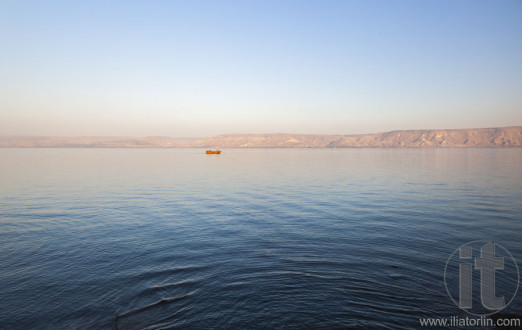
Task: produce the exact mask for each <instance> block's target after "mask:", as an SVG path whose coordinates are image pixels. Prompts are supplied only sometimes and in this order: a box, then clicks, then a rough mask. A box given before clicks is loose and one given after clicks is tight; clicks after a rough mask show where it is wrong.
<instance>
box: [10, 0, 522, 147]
mask: <svg viewBox="0 0 522 330" xmlns="http://www.w3.org/2000/svg"><path fill="white" fill-rule="evenodd" d="M515 125H522V1H520V0H513V1H509V0H491V1H480V0H459V1H454V0H451V1H450V0H436V1H430V0H422V1H417V0H413V1H406V0H385V1H376V0H360V1H359V0H343V1H331V0H315V1H307V0H297V1H292V0H278V1H270V0H262V1H261V0H259V1H256V0H242V1H226V0H213V1H200V0H187V1H182V0H177V1H176V0H172V1H171V0H169V1H157V0H150V1H130V0H125V1H116V0H115V1H107V0H100V1H95V0H76V1H69V0H63V1H54V0H45V1H42V0H37V1H30V0H27V1H17V0H0V135H53V136H80V135H89V136H95V135H102V136H176V137H208V136H214V135H217V134H225V133H305V134H359V133H373V132H382V131H390V130H398V129H435V128H478V127H497V126H515Z"/></svg>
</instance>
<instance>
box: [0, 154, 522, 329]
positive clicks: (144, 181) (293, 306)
mask: <svg viewBox="0 0 522 330" xmlns="http://www.w3.org/2000/svg"><path fill="white" fill-rule="evenodd" d="M0 160H1V161H0V183H1V185H0V283H1V285H0V298H1V299H0V328H8V329H9V328H16V329H18V328H34V329H50V328H80V329H82V328H107V329H110V328H113V329H114V328H118V329H144V328H151V329H155V328H176V327H191V328H273V327H276V328H280V327H286V328H346V327H365V328H366V327H384V328H394V329H395V328H401V327H404V328H411V327H418V326H419V323H418V318H419V317H448V316H451V315H459V316H462V317H465V316H466V314H465V313H463V312H462V311H460V310H458V308H457V307H456V306H455V305H454V304H453V302H452V301H451V300H450V299H449V298H448V296H447V294H446V290H445V287H444V279H443V273H444V266H445V263H446V260H447V258H448V257H449V256H450V254H451V253H452V252H453V251H454V250H455V249H456V248H457V247H459V246H460V245H461V244H464V243H466V242H468V241H473V240H491V241H495V242H498V243H501V244H502V245H503V246H504V247H506V248H507V249H508V250H509V251H510V252H511V253H512V254H513V255H514V256H515V257H516V258H517V259H519V258H521V257H522V246H521V244H520V238H521V237H522V170H521V169H522V150H521V149H226V150H224V151H223V153H222V154H221V155H205V154H204V150H201V149H0ZM519 265H520V263H519ZM520 296H521V294H520V293H519V295H518V296H517V297H516V298H515V300H514V301H513V302H512V303H511V305H509V306H508V308H507V311H510V312H517V311H520V310H522V302H521V298H520Z"/></svg>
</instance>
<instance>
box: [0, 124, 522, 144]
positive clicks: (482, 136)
mask: <svg viewBox="0 0 522 330" xmlns="http://www.w3.org/2000/svg"><path fill="white" fill-rule="evenodd" d="M521 146H522V126H513V127H500V128H477V129H437V130H407V131H392V132H386V133H374V134H360V135H315V134H284V133H278V134H225V135H218V136H215V137H210V138H203V139H193V138H172V137H142V138H134V137H0V147H15V148H16V147H21V148H24V147H25V148H60V147H64V148H187V147H193V148H214V147H220V148H364V147H376V148H398V147H417V148H444V147H521Z"/></svg>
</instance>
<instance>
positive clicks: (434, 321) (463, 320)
mask: <svg viewBox="0 0 522 330" xmlns="http://www.w3.org/2000/svg"><path fill="white" fill-rule="evenodd" d="M419 322H420V325H421V327H519V326H520V324H521V321H520V319H519V318H513V319H509V318H505V319H502V318H499V319H496V320H494V319H490V318H486V317H480V318H473V317H458V316H451V317H443V318H420V319H419Z"/></svg>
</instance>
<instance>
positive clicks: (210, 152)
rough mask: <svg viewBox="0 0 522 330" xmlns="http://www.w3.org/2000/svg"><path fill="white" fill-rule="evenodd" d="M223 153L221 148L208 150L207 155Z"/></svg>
mask: <svg viewBox="0 0 522 330" xmlns="http://www.w3.org/2000/svg"><path fill="white" fill-rule="evenodd" d="M220 153H221V150H219V149H218V150H207V155H212V154H215V155H219V154H220Z"/></svg>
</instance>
